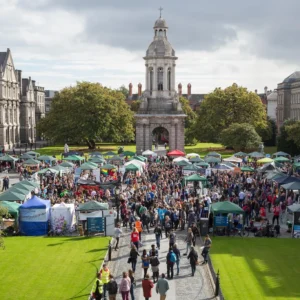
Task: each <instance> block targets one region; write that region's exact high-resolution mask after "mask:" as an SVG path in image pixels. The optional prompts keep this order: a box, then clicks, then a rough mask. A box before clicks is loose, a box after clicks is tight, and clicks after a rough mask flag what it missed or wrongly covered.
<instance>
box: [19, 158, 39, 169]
mask: <svg viewBox="0 0 300 300" xmlns="http://www.w3.org/2000/svg"><path fill="white" fill-rule="evenodd" d="M40 164H41V162H40V161H38V160H35V159H33V158H30V159H27V160H25V161H24V162H23V166H25V167H26V166H38V165H40Z"/></svg>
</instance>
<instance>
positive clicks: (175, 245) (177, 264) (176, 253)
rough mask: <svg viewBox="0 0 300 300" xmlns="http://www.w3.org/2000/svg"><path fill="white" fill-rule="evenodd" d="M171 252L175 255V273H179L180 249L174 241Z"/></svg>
mask: <svg viewBox="0 0 300 300" xmlns="http://www.w3.org/2000/svg"><path fill="white" fill-rule="evenodd" d="M173 252H174V253H175V255H176V266H177V275H179V271H180V250H179V249H178V247H177V244H176V243H175V244H174V246H173Z"/></svg>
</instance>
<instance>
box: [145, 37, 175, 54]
mask: <svg viewBox="0 0 300 300" xmlns="http://www.w3.org/2000/svg"><path fill="white" fill-rule="evenodd" d="M146 56H159V57H163V56H175V50H174V49H173V48H172V45H171V44H170V43H169V41H168V40H167V39H166V38H164V37H162V38H159V39H155V40H154V41H153V42H152V43H151V44H150V45H149V47H148V50H147V51H146Z"/></svg>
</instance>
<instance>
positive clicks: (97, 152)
mask: <svg viewBox="0 0 300 300" xmlns="http://www.w3.org/2000/svg"><path fill="white" fill-rule="evenodd" d="M90 156H102V154H101V152H99V151H94V152H91V153H90Z"/></svg>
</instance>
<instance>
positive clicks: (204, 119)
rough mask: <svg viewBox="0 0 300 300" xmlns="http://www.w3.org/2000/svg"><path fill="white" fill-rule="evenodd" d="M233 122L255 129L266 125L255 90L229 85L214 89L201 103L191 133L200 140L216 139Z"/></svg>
mask: <svg viewBox="0 0 300 300" xmlns="http://www.w3.org/2000/svg"><path fill="white" fill-rule="evenodd" d="M233 123H240V124H241V123H247V124H251V125H253V126H254V128H255V129H257V130H259V129H262V128H266V127H267V115H266V111H265V107H264V105H263V104H262V102H261V99H260V98H259V96H258V95H257V94H256V93H252V92H248V91H247V89H246V88H244V87H241V86H238V85H237V84H233V85H232V86H229V87H227V88H226V89H221V88H216V89H215V90H214V91H213V92H212V93H210V94H208V95H207V96H206V97H205V99H204V101H203V102H202V103H201V105H200V107H199V109H198V112H197V120H196V122H195V133H196V134H197V137H198V139H199V140H201V141H207V142H218V141H220V135H221V132H222V131H223V130H224V129H226V128H228V127H229V126H230V125H231V124H233Z"/></svg>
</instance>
